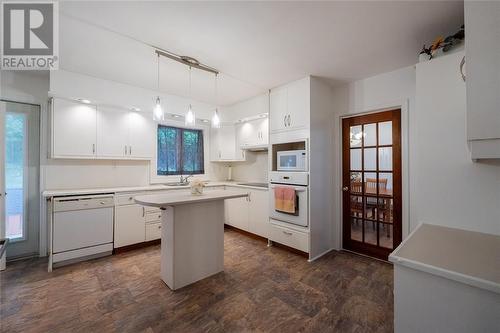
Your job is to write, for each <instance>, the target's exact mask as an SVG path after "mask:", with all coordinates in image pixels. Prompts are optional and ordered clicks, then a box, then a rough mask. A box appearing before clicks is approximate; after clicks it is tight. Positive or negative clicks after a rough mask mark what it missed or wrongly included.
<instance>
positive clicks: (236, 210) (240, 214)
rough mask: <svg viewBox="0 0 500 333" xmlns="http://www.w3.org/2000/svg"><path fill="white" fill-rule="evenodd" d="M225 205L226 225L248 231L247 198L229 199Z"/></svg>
mask: <svg viewBox="0 0 500 333" xmlns="http://www.w3.org/2000/svg"><path fill="white" fill-rule="evenodd" d="M224 204H225V206H226V211H225V213H226V224H229V225H231V226H233V227H236V228H238V229H241V230H245V231H248V199H247V198H246V197H244V198H235V199H227V200H226V201H225V203H224Z"/></svg>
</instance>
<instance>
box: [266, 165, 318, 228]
mask: <svg viewBox="0 0 500 333" xmlns="http://www.w3.org/2000/svg"><path fill="white" fill-rule="evenodd" d="M269 182H270V183H271V184H270V186H269V189H270V190H269V199H270V201H269V202H270V205H269V210H270V211H269V216H270V218H271V219H274V220H278V221H281V222H285V223H291V224H294V225H297V226H301V227H307V226H308V222H309V212H308V206H309V203H308V200H309V188H308V175H307V173H298V172H271V173H270V175H269ZM288 189H291V190H293V191H294V196H295V198H294V199H295V200H294V204H292V205H288V206H287V207H286V209H283V208H282V207H281V206H280V202H279V201H280V200H281V199H280V198H279V197H277V192H276V191H281V190H288ZM288 193H290V192H288ZM291 207H293V209H290V208H291Z"/></svg>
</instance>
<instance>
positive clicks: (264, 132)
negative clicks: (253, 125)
mask: <svg viewBox="0 0 500 333" xmlns="http://www.w3.org/2000/svg"><path fill="white" fill-rule="evenodd" d="M259 122H260V123H259V125H258V131H259V132H260V144H263V145H267V144H268V143H269V118H264V119H261V120H259Z"/></svg>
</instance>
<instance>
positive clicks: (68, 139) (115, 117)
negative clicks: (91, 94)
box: [51, 98, 156, 159]
mask: <svg viewBox="0 0 500 333" xmlns="http://www.w3.org/2000/svg"><path fill="white" fill-rule="evenodd" d="M52 105H53V107H52V154H51V155H52V157H53V158H81V159H87V158H92V159H150V158H152V157H153V155H154V154H153V147H154V140H155V133H156V131H155V127H154V122H153V121H152V120H151V119H150V118H149V115H148V114H144V113H139V112H132V111H128V110H123V109H118V108H110V107H104V106H98V107H95V106H93V105H88V104H82V103H78V102H73V101H68V100H64V99H59V98H54V99H53V100H52Z"/></svg>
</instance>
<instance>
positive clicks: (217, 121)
mask: <svg viewBox="0 0 500 333" xmlns="http://www.w3.org/2000/svg"><path fill="white" fill-rule="evenodd" d="M217 78H218V77H217V74H215V80H214V94H215V111H214V115H213V117H212V127H213V128H219V127H220V117H219V110H218V106H217V93H218V91H217Z"/></svg>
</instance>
